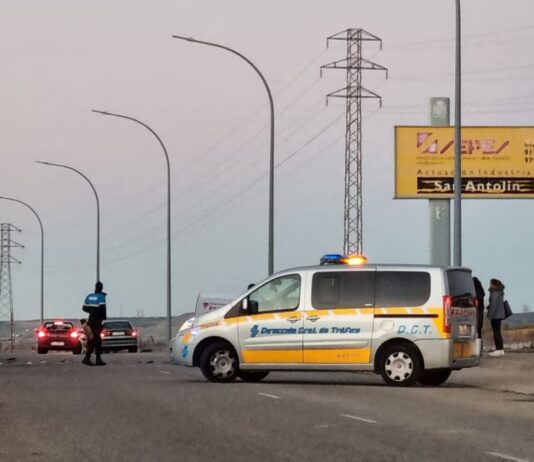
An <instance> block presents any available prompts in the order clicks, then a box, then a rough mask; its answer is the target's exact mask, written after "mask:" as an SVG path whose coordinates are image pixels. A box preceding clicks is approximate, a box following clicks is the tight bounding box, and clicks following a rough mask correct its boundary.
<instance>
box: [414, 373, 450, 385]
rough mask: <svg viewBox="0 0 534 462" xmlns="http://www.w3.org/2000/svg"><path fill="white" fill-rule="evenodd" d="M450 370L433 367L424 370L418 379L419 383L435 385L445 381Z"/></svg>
mask: <svg viewBox="0 0 534 462" xmlns="http://www.w3.org/2000/svg"><path fill="white" fill-rule="evenodd" d="M451 372H452V371H451V370H450V369H433V370H429V371H424V372H423V373H422V374H421V377H419V380H418V381H419V383H420V384H421V385H427V386H430V387H436V386H438V385H441V384H442V383H444V382H446V381H447V379H448V378H449V377H450V376H451Z"/></svg>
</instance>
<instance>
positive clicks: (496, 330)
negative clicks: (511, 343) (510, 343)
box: [491, 319, 503, 350]
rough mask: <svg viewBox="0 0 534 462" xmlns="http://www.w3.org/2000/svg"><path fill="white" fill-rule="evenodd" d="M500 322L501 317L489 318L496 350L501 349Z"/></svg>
mask: <svg viewBox="0 0 534 462" xmlns="http://www.w3.org/2000/svg"><path fill="white" fill-rule="evenodd" d="M501 322H502V319H492V320H491V328H492V329H493V340H494V341H495V349H496V350H502V349H503V340H502V334H501Z"/></svg>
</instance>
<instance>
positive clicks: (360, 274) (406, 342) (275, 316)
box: [171, 255, 480, 385]
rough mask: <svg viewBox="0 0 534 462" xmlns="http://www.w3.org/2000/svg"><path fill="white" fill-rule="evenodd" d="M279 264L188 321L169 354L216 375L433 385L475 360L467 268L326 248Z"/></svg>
mask: <svg viewBox="0 0 534 462" xmlns="http://www.w3.org/2000/svg"><path fill="white" fill-rule="evenodd" d="M321 263H322V264H321V265H320V266H313V267H305V268H294V269H289V270H286V271H281V272H279V273H277V274H274V275H272V276H270V277H269V278H268V279H266V280H265V281H263V282H262V283H260V284H258V285H257V286H255V287H253V288H251V289H250V290H249V291H247V292H246V293H245V294H244V295H242V296H240V297H239V298H237V299H236V300H235V301H233V302H232V303H230V304H228V305H227V306H225V307H224V308H221V309H219V310H217V311H214V312H212V313H207V314H205V315H202V316H200V317H197V318H193V319H191V320H189V321H188V322H186V323H185V324H184V325H183V326H182V328H181V329H180V331H179V333H178V335H177V336H176V337H175V338H174V339H173V340H172V341H171V358H172V361H173V362H174V363H177V364H182V365H186V366H193V367H200V369H201V370H202V373H203V374H204V376H205V377H206V378H207V379H208V380H210V381H213V382H229V381H232V380H234V379H235V378H236V377H240V378H241V379H243V380H246V381H258V380H261V379H263V378H264V377H266V376H267V374H268V373H269V372H270V371H274V370H294V371H321V370H322V371H374V372H376V373H379V374H381V376H382V377H383V379H384V380H385V382H386V383H388V384H390V385H412V384H414V383H415V382H417V381H418V382H420V383H422V384H426V385H439V384H441V383H443V382H445V381H446V380H447V378H448V377H449V375H450V373H451V371H452V370H458V369H461V368H464V367H473V366H478V364H479V358H480V341H479V340H478V339H477V334H476V297H475V289H474V286H473V280H472V277H471V271H470V270H469V269H467V268H440V267H433V266H414V265H381V264H376V265H371V264H367V263H365V261H362V260H361V259H351V258H343V257H341V256H339V255H326V256H325V257H323V259H322V260H321Z"/></svg>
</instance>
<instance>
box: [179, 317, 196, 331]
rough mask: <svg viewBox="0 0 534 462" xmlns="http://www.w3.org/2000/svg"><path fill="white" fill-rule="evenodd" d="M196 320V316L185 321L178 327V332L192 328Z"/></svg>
mask: <svg viewBox="0 0 534 462" xmlns="http://www.w3.org/2000/svg"><path fill="white" fill-rule="evenodd" d="M194 322H195V318H194V317H193V318H189V319H188V320H187V321H185V322H184V323H183V324H182V325H181V326H180V328H179V329H178V333H180V332H183V331H184V330H188V329H191V327H193V323H194Z"/></svg>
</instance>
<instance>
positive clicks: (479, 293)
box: [473, 277, 486, 338]
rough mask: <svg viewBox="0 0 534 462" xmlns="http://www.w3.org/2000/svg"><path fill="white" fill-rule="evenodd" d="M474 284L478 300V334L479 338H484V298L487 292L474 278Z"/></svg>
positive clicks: (478, 280)
mask: <svg viewBox="0 0 534 462" xmlns="http://www.w3.org/2000/svg"><path fill="white" fill-rule="evenodd" d="M473 283H474V284H475V293H476V299H477V333H478V338H482V325H483V323H484V296H485V295H486V292H484V287H482V283H481V282H480V279H478V278H477V277H474V278H473Z"/></svg>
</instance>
